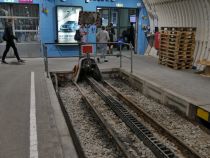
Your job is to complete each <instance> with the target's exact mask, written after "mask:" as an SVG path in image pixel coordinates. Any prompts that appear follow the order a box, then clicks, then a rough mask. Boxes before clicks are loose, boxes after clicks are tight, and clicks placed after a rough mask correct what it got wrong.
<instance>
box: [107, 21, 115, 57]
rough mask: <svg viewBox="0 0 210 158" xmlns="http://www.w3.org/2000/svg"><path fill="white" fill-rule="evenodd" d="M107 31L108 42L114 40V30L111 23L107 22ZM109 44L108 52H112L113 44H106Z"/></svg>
mask: <svg viewBox="0 0 210 158" xmlns="http://www.w3.org/2000/svg"><path fill="white" fill-rule="evenodd" d="M107 31H108V33H109V38H110V42H114V35H115V30H114V27H113V23H109V25H108V26H107ZM108 46H109V54H112V50H113V46H114V45H113V44H111V43H110V44H108Z"/></svg>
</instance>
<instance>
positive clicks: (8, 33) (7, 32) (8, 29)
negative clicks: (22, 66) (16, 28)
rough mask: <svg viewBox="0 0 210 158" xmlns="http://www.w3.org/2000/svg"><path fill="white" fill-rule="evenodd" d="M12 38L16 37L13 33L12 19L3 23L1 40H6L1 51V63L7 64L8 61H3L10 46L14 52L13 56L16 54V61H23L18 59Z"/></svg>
mask: <svg viewBox="0 0 210 158" xmlns="http://www.w3.org/2000/svg"><path fill="white" fill-rule="evenodd" d="M14 39H15V40H17V37H15V36H14V35H13V30H12V21H11V20H8V21H7V22H6V23H5V28H4V35H3V40H5V41H6V49H5V50H4V53H3V56H2V59H1V62H2V63H3V64H8V63H7V62H6V61H5V58H6V55H7V53H8V52H9V49H10V47H12V48H13V50H14V54H15V56H16V58H17V60H18V62H24V61H23V60H22V59H20V57H19V55H18V51H17V48H16V46H15V43H14Z"/></svg>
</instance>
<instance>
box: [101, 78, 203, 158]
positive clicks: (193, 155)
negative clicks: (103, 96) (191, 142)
mask: <svg viewBox="0 0 210 158" xmlns="http://www.w3.org/2000/svg"><path fill="white" fill-rule="evenodd" d="M104 86H105V87H107V88H108V89H110V90H111V91H112V93H114V94H113V95H116V96H117V97H118V98H119V99H120V100H122V101H123V102H125V103H126V105H127V106H128V107H129V108H130V109H132V110H133V111H135V113H137V115H138V116H139V117H141V118H143V119H144V121H146V122H148V123H149V124H151V125H152V126H153V128H155V130H156V131H157V132H158V133H159V134H161V135H164V136H165V137H167V139H168V140H170V141H172V142H174V143H175V144H176V146H177V147H178V149H179V150H180V151H181V152H182V153H183V155H184V156H186V157H190V158H201V157H202V156H201V155H200V154H199V153H197V152H196V151H195V150H193V149H192V148H191V147H189V146H188V145H187V144H186V143H184V142H183V141H181V140H180V139H179V138H178V137H177V136H175V135H173V134H172V133H171V132H170V131H169V130H167V129H166V128H165V127H163V126H162V125H161V124H159V123H158V122H157V121H156V120H155V119H154V118H152V117H151V116H149V115H148V114H147V113H146V112H144V111H143V110H142V109H141V108H139V106H137V105H136V104H135V103H134V102H132V101H131V100H130V99H128V98H127V97H126V96H124V95H123V94H122V93H120V92H119V91H118V90H117V89H116V88H114V87H113V86H112V85H111V84H110V83H108V82H106V81H104Z"/></svg>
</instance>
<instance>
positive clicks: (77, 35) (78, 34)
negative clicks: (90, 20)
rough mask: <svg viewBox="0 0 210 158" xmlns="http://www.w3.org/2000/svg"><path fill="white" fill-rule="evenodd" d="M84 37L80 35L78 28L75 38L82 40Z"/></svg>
mask: <svg viewBox="0 0 210 158" xmlns="http://www.w3.org/2000/svg"><path fill="white" fill-rule="evenodd" d="M81 39H82V36H81V35H80V31H79V30H76V34H75V35H74V40H75V41H78V42H80V41H81Z"/></svg>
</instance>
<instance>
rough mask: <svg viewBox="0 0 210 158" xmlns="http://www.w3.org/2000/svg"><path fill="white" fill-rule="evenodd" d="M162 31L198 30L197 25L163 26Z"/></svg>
mask: <svg viewBox="0 0 210 158" xmlns="http://www.w3.org/2000/svg"><path fill="white" fill-rule="evenodd" d="M160 30H161V31H171V30H172V31H192V32H195V31H196V27H161V28H160Z"/></svg>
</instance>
